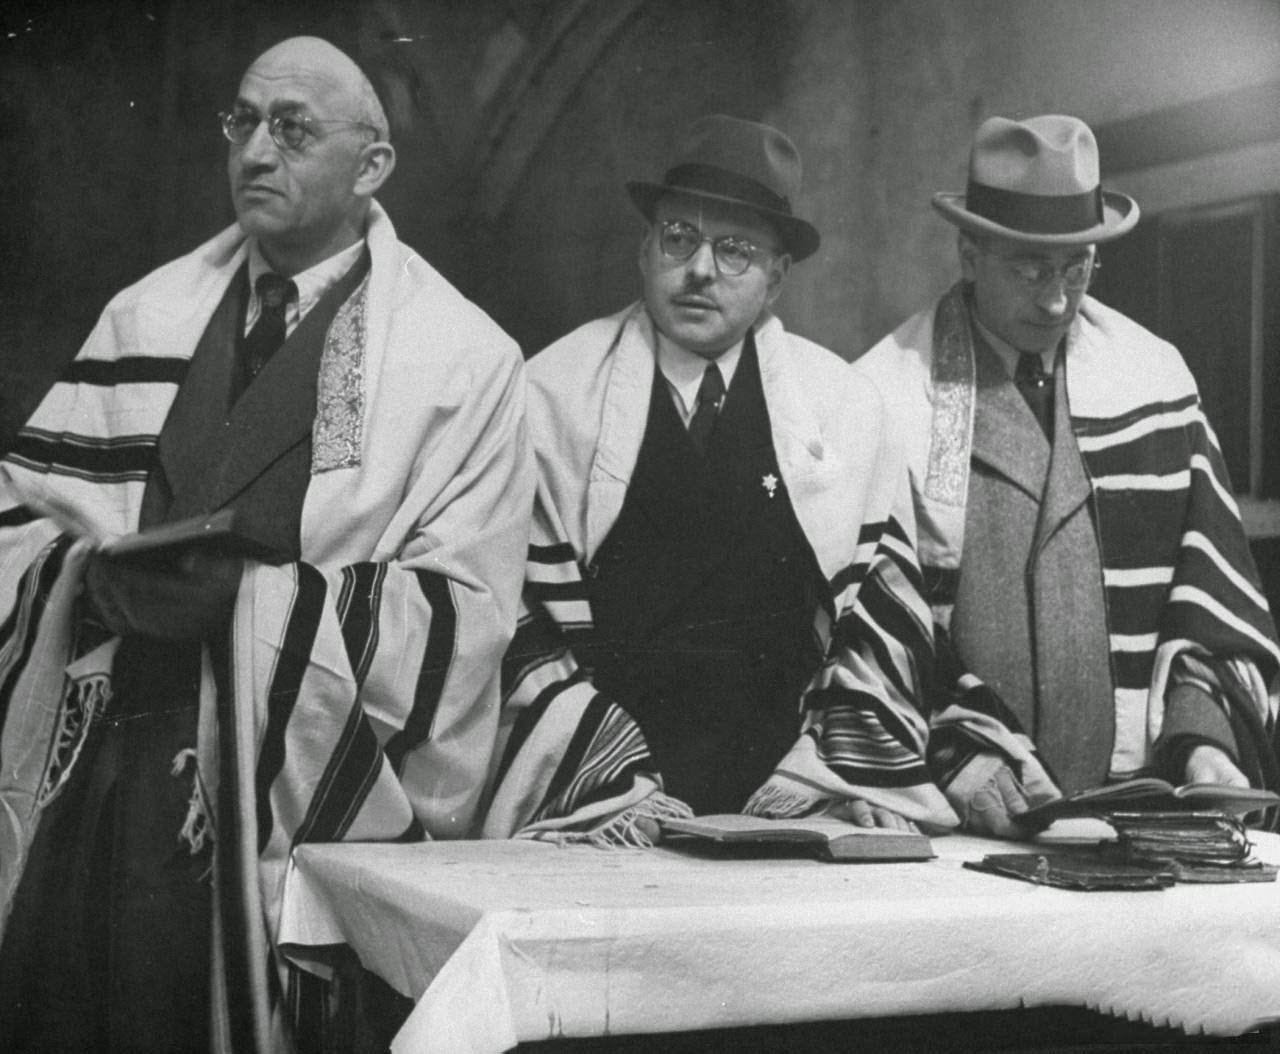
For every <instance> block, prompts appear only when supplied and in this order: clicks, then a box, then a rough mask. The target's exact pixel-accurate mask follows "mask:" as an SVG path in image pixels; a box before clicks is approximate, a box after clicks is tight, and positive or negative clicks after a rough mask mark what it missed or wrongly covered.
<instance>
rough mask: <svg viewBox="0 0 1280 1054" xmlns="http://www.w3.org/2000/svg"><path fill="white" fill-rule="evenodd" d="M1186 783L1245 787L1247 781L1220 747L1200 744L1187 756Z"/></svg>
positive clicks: (1247, 784)
mask: <svg viewBox="0 0 1280 1054" xmlns="http://www.w3.org/2000/svg"><path fill="white" fill-rule="evenodd" d="M1186 782H1188V783H1220V784H1222V785H1223V786H1224V787H1247V786H1249V779H1248V777H1247V776H1245V774H1244V773H1243V772H1241V771H1240V769H1239V768H1238V767H1237V765H1236V763H1235V762H1234V761H1232V760H1231V757H1230V755H1229V754H1227V752H1226V751H1225V750H1223V749H1222V748H1221V747H1215V746H1213V745H1212V744H1211V743H1200V744H1198V745H1197V746H1195V747H1193V748H1192V749H1191V753H1190V754H1188V755H1187V769H1186Z"/></svg>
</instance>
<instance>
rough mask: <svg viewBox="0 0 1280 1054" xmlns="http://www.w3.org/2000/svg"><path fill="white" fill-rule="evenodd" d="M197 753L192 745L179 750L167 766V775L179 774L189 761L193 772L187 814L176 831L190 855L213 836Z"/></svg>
mask: <svg viewBox="0 0 1280 1054" xmlns="http://www.w3.org/2000/svg"><path fill="white" fill-rule="evenodd" d="M199 760H200V759H199V755H198V754H197V753H196V750H195V748H194V747H187V748H186V749H185V750H179V751H178V753H176V754H175V755H174V756H173V763H172V764H171V765H170V766H169V775H171V776H181V775H182V773H183V770H184V769H186V767H187V763H188V762H190V763H191V764H192V765H193V766H194V768H195V772H194V774H193V775H192V779H191V798H190V799H189V800H188V801H187V815H186V817H185V818H184V819H183V821H182V828H181V830H179V831H178V840H179V841H180V842H185V843H186V845H187V852H188V853H190V854H191V855H192V856H195V855H196V854H197V853H199V852H200V851H201V850H202V849H204V847H205V846H206V845H207V844H208V843H209V842H210V841H211V840H212V839H214V837H215V832H214V829H213V814H212V813H211V812H210V809H209V795H208V792H207V791H206V790H205V785H204V780H203V779H202V778H201V776H200V763H199Z"/></svg>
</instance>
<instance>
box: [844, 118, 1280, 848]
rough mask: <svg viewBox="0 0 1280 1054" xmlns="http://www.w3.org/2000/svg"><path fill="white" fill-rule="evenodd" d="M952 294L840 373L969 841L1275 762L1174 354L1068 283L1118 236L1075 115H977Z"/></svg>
mask: <svg viewBox="0 0 1280 1054" xmlns="http://www.w3.org/2000/svg"><path fill="white" fill-rule="evenodd" d="M933 204H934V207H935V208H936V209H937V210H938V211H939V212H940V213H941V214H942V216H943V217H944V218H945V219H947V220H948V221H949V222H951V223H953V224H955V225H956V226H957V227H959V229H960V233H959V253H960V267H961V274H962V277H961V280H960V281H959V282H958V283H957V284H956V285H955V286H954V287H953V288H952V289H951V290H950V291H949V292H948V293H946V294H945V295H944V296H943V297H942V298H941V299H940V300H939V301H938V303H937V304H936V305H934V306H933V307H930V308H929V309H927V310H925V311H922V312H920V313H919V314H917V315H915V316H914V317H913V318H911V319H909V320H908V321H907V322H905V323H904V324H903V325H902V326H901V327H899V328H898V329H897V330H895V331H894V332H893V333H892V334H890V335H889V336H888V337H886V338H885V339H884V340H883V341H881V342H880V343H879V344H878V345H876V346H875V347H874V348H873V349H871V351H870V352H868V353H867V355H865V356H864V357H863V358H862V359H860V360H859V362H858V365H859V366H860V367H862V368H863V369H864V370H866V371H868V372H869V373H870V374H871V375H872V376H874V377H875V378H877V380H878V382H879V384H880V386H881V388H882V390H884V391H885V392H886V393H887V396H888V398H889V401H890V404H891V410H892V412H893V414H894V416H895V417H896V418H897V419H898V421H899V424H900V427H901V428H902V430H903V433H904V437H905V441H906V443H907V447H908V461H909V464H910V471H911V477H912V490H913V494H914V497H915V504H916V514H917V520H918V525H919V532H920V538H919V548H920V560H921V564H922V568H923V572H924V581H925V591H926V595H927V597H928V600H929V603H930V606H931V607H932V608H933V613H934V621H935V636H936V640H937V648H938V654H939V666H940V676H939V678H938V686H939V691H940V693H941V694H940V698H939V699H936V700H934V707H935V709H936V711H937V712H936V715H935V717H934V720H933V734H932V737H931V741H930V750H929V754H930V761H931V763H932V765H933V769H934V775H935V777H936V778H937V780H938V782H939V784H940V785H941V786H943V787H944V789H945V790H946V793H947V796H948V798H949V800H950V801H951V804H952V805H953V807H954V808H955V809H956V811H957V812H958V813H959V814H960V816H961V818H962V820H963V821H964V822H965V824H966V825H967V826H969V827H971V828H974V829H977V830H983V831H990V832H993V833H996V834H1007V835H1017V834H1019V833H1022V830H1023V829H1022V828H1021V827H1020V826H1019V825H1018V824H1017V823H1016V822H1014V821H1012V820H1011V819H1010V818H1011V817H1012V816H1016V815H1017V814H1018V813H1019V812H1021V811H1023V810H1024V809H1025V808H1026V807H1027V806H1028V805H1033V804H1037V803H1039V802H1041V801H1045V800H1050V799H1052V798H1054V797H1056V796H1057V795H1058V794H1059V793H1060V792H1068V793H1069V792H1073V791H1078V790H1081V789H1083V788H1085V787H1088V786H1091V785H1097V784H1101V783H1104V782H1107V781H1108V780H1117V779H1123V778H1127V777H1133V776H1138V775H1144V774H1159V775H1163V776H1165V777H1167V778H1169V779H1171V780H1173V781H1174V782H1184V781H1186V782H1197V781H1205V782H1214V783H1227V784H1241V785H1243V784H1248V783H1249V782H1251V781H1252V782H1254V783H1260V782H1263V780H1264V776H1265V774H1266V772H1267V770H1268V769H1273V767H1274V758H1273V757H1272V756H1271V754H1270V749H1269V747H1268V739H1269V735H1270V731H1271V728H1272V726H1273V721H1274V711H1273V708H1272V706H1273V704H1269V702H1268V683H1269V681H1270V680H1271V679H1272V678H1273V676H1274V675H1275V673H1276V669H1277V659H1278V658H1280V650H1278V649H1277V644H1276V638H1275V630H1274V626H1273V623H1272V621H1271V616H1270V614H1269V613H1268V611H1267V606H1266V601H1265V599H1264V598H1263V596H1262V593H1261V590H1260V589H1259V587H1258V580H1257V574H1256V571H1255V569H1254V566H1253V562H1252V559H1251V557H1250V554H1249V549H1248V545H1247V543H1246V540H1245V536H1244V532H1243V529H1242V527H1241V524H1240V521H1239V516H1238V512H1237V509H1236V505H1235V502H1234V501H1233V499H1232V497H1231V487H1230V484H1229V482H1228V480H1227V477H1226V471H1225V467H1224V465H1223V461H1222V457H1221V455H1220V453H1219V451H1218V447H1217V441H1216V439H1215V437H1214V435H1213V431H1212V429H1211V428H1210V426H1209V424H1208V422H1207V421H1206V420H1205V417H1204V415H1203V413H1202V411H1201V407H1200V403H1199V396H1198V393H1197V390H1196V385H1195V382H1194V380H1193V379H1192V377H1191V374H1190V372H1189V371H1188V370H1187V367H1186V365H1185V364H1184V363H1183V361H1182V358H1181V357H1180V356H1179V354H1178V352H1177V350H1176V349H1175V348H1173V347H1172V346H1171V345H1169V344H1167V343H1166V342H1164V341H1163V340H1161V339H1159V338H1158V337H1156V336H1154V335H1153V334H1152V333H1150V332H1148V331H1147V330H1145V329H1143V328H1142V327H1141V326H1139V325H1137V324H1136V323H1134V322H1133V321H1131V320H1130V319H1128V318H1125V317H1124V316H1123V315H1121V314H1120V313H1118V312H1116V311H1114V310H1112V309H1110V308H1108V307H1106V306H1105V305H1104V304H1102V303H1100V302H1098V301H1097V300H1095V299H1093V298H1091V297H1089V296H1088V295H1087V289H1088V285H1089V281H1090V278H1091V277H1092V275H1093V273H1094V271H1095V269H1096V268H1097V266H1098V257H1097V252H1098V250H1097V246H1098V245H1099V244H1101V243H1103V242H1106V241H1109V240H1111V239H1113V238H1117V237H1119V236H1120V235H1122V234H1124V233H1125V232H1126V231H1128V230H1129V229H1130V228H1131V227H1133V225H1134V224H1135V223H1136V222H1137V219H1138V206H1137V204H1136V203H1135V202H1134V201H1133V200H1132V199H1131V198H1129V197H1127V196H1125V195H1123V194H1119V193H1114V192H1111V191H1106V190H1103V189H1102V187H1101V186H1100V181H1099V162H1098V148H1097V143H1096V141H1095V139H1094V136H1093V133H1092V132H1091V131H1090V129H1089V128H1088V126H1087V125H1085V124H1084V122H1082V121H1080V120H1078V119H1077V118H1074V117H1066V116H1061V115H1048V116H1041V117H1031V118H1028V119H1026V120H1008V119H1006V118H1003V117H992V118H990V119H988V120H987V121H985V122H983V124H982V125H981V126H980V127H979V128H978V130H977V132H976V135H975V138H974V142H973V148H972V154H971V158H970V165H969V183H968V187H967V189H966V191H965V193H963V194H955V193H940V194H937V195H935V196H934V200H933Z"/></svg>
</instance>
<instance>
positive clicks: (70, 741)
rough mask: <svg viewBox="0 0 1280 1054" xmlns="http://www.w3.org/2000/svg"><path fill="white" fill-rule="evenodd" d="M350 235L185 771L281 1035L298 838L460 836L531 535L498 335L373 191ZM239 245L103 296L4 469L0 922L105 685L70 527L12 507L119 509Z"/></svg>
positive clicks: (513, 398)
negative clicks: (274, 535) (85, 637)
mask: <svg viewBox="0 0 1280 1054" xmlns="http://www.w3.org/2000/svg"><path fill="white" fill-rule="evenodd" d="M367 242H368V246H369V251H370V255H371V261H372V262H371V268H370V272H369V274H368V276H367V278H366V279H365V281H364V282H363V283H362V284H361V286H360V287H359V288H358V289H357V291H356V292H355V293H354V294H353V295H352V296H351V297H350V298H349V299H348V301H347V303H346V304H344V305H343V307H342V308H341V309H340V311H339V314H338V316H337V317H336V318H335V320H334V322H333V323H332V325H331V326H330V328H329V331H328V334H327V336H326V341H325V347H324V351H323V357H322V362H321V368H320V376H319V383H318V396H317V415H316V422H315V426H314V429H313V437H312V438H313V442H312V451H313V452H312V474H311V479H310V483H309V486H308V489H307V492H306V495H305V500H304V504H303V509H302V521H301V551H302V556H303V561H304V562H303V563H300V564H290V565H284V566H279V567H275V566H266V565H260V564H255V563H249V564H248V565H247V567H246V570H245V572H244V577H243V579H242V581H241V586H240V591H239V596H238V600H237V603H236V608H235V615H234V621H233V627H232V635H231V648H232V661H231V666H232V686H233V691H232V695H233V697H234V698H233V700H230V701H229V702H230V703H233V704H234V705H229V703H228V701H226V700H224V701H223V706H224V710H223V713H222V718H223V727H222V734H223V735H226V734H227V732H228V730H227V728H226V724H227V723H232V724H234V729H232V730H231V734H232V736H233V738H234V740H235V741H234V744H227V743H225V742H224V743H220V744H219V743H217V742H216V741H215V737H216V735H217V730H218V724H219V722H218V719H217V718H216V717H215V707H216V706H217V703H216V699H215V695H216V693H215V692H214V689H213V679H212V675H211V674H212V671H211V665H210V659H209V655H208V653H207V652H206V656H205V663H204V666H205V676H204V682H203V685H202V689H201V712H200V741H199V761H200V770H199V771H200V775H201V777H202V780H203V783H204V786H205V789H206V792H207V799H208V801H209V802H211V803H212V802H214V801H216V800H218V796H219V795H218V791H219V787H218V776H219V771H221V772H223V773H227V772H232V771H234V773H235V776H236V779H235V788H234V791H235V797H236V798H238V800H239V802H240V803H241V807H240V809H239V810H238V812H239V814H240V815H239V817H238V820H239V822H238V823H227V822H226V818H225V817H215V818H214V823H215V825H217V824H218V822H219V820H221V821H222V822H221V828H220V831H221V833H222V834H223V835H225V833H226V831H228V830H231V831H237V832H238V841H239V848H240V853H239V859H240V861H241V866H242V868H243V870H242V876H241V877H242V885H243V896H244V898H245V903H246V906H247V911H246V915H247V918H248V919H253V918H254V917H259V918H263V919H265V922H266V926H265V932H264V928H263V927H262V926H254V925H252V924H250V925H248V926H247V929H248V934H247V938H246V939H247V940H248V941H249V948H248V952H247V968H248V969H249V970H250V971H251V972H252V973H253V975H254V976H253V981H254V984H253V989H254V994H255V998H256V999H257V1001H258V1002H259V1004H260V1005H259V1006H257V1007H256V1008H255V1022H254V1028H255V1031H256V1037H257V1042H258V1046H259V1048H260V1049H267V1048H268V1047H269V1046H271V1045H272V1044H273V1043H275V1042H278V1040H279V1036H278V1035H276V1036H275V1037H274V1038H273V1037H272V1035H271V1034H270V1033H271V1029H272V1028H273V1027H274V1026H273V1025H272V1023H271V1022H270V1021H269V1018H270V1016H271V1011H270V1009H269V1008H268V1007H267V1006H266V998H267V995H266V993H267V991H268V986H267V983H266V971H267V969H268V965H267V964H268V961H269V955H268V952H267V946H266V937H271V938H274V934H275V932H276V927H277V923H278V914H279V908H280V898H281V894H282V889H283V881H284V877H285V869H286V867H287V865H288V859H289V853H290V851H291V849H292V847H293V845H294V844H296V843H297V842H299V841H323V840H337V839H353V840H367V839H393V838H402V837H424V836H425V837H433V838H456V837H464V836H467V835H468V834H470V833H471V829H472V824H473V822H474V821H475V819H476V811H477V807H478V803H479V798H480V795H481V791H482V787H483V781H484V778H485V774H486V772H487V769H488V764H489V757H490V752H491V751H492V749H493V745H494V737H495V730H496V727H497V719H498V709H499V699H498V696H499V664H500V659H501V656H502V654H503V652H504V650H505V647H506V645H507V643H508V641H509V639H510V636H511V633H512V630H513V629H514V624H515V620H516V614H517V607H518V597H519V592H520V583H521V570H522V567H523V562H524V555H525V550H526V546H527V544H528V521H529V509H530V506H531V504H532V501H533V472H532V460H531V454H530V448H529V444H528V440H527V435H526V432H525V427H524V421H523V410H524V399H525V390H524V379H523V364H522V360H521V356H520V354H519V349H518V348H517V347H516V345H515V344H514V342H513V341H512V340H511V339H510V338H509V337H507V336H506V335H505V334H504V333H503V332H502V331H501V330H500V329H499V328H498V327H497V326H496V325H495V324H494V323H493V322H492V321H491V320H490V319H489V318H488V317H487V316H486V315H484V313H483V312H481V311H480V310H479V309H478V308H476V307H475V306H474V305H473V304H471V303H470V302H468V301H467V300H466V299H465V298H464V297H463V296H462V295H461V294H460V293H458V292H457V291H456V290H455V289H454V288H453V287H452V286H450V285H449V284H448V283H447V282H446V281H445V280H444V278H443V277H441V276H440V275H439V273H438V272H436V271H435V270H434V269H433V268H432V267H430V265H428V264H427V263H426V262H425V261H423V260H422V259H421V258H420V257H419V256H417V255H416V254H415V253H414V252H413V251H412V250H410V249H409V248H408V247H407V246H404V245H402V244H401V243H400V242H399V241H398V240H397V239H396V236H395V232H394V230H393V228H392V225H391V222H390V220H389V219H388V218H387V216H386V214H385V213H384V212H383V211H382V210H381V208H379V207H378V206H377V205H376V204H375V205H374V208H373V210H372V213H371V215H370V219H369V225H368V231H367ZM245 251H246V245H245V240H244V237H243V235H242V234H241V232H240V230H239V228H238V227H232V228H230V229H228V230H226V231H224V232H223V233H222V234H220V235H218V236H217V237H215V238H213V239H212V240H211V241H209V242H208V243H206V244H205V245H202V246H201V247H200V248H198V249H197V250H195V251H194V252H193V253H191V254H189V255H187V256H184V257H182V258H180V259H178V260H176V261H174V262H172V263H170V264H168V265H166V266H164V267H161V268H160V269H159V270H157V271H156V272H154V273H153V274H151V275H149V276H148V277H146V278H144V279H143V280H142V281H140V282H139V283H137V284H136V285H134V286H132V287H131V288H129V289H126V290H124V291H123V292H122V293H120V294H119V295H118V296H117V297H116V298H115V299H114V300H113V301H112V302H111V304H110V305H109V306H108V307H107V309H106V311H105V312H104V314H103V316H102V318H101V320H100V321H99V323H98V324H97V326H96V328H95V329H94V331H93V333H92V334H91V335H90V337H89V339H88V341H87V342H86V344H85V346H84V348H83V349H82V350H81V352H80V355H79V357H78V358H77V360H76V362H75V363H74V364H73V366H72V368H71V370H70V371H69V372H68V378H69V380H68V381H64V382H60V383H58V384H57V385H55V386H54V388H53V390H52V391H51V392H50V393H49V396H48V397H47V398H46V399H45V400H44V402H43V403H42V404H41V405H40V407H39V409H38V410H37V411H36V413H35V415H34V417H33V418H32V419H31V421H30V423H29V425H28V427H27V428H26V429H24V432H23V436H22V437H20V441H19V443H18V444H16V445H15V448H14V450H13V452H11V454H10V456H9V457H8V458H7V460H6V461H5V462H4V463H3V465H0V619H5V620H7V621H5V622H4V623H3V634H4V638H3V641H2V642H0V692H3V693H4V695H3V697H0V720H3V739H2V740H0V750H2V751H3V753H2V756H0V760H2V763H3V768H2V769H0V803H2V804H3V812H2V813H0V821H2V824H0V911H2V912H3V913H2V914H0V920H2V919H3V918H4V917H7V914H8V910H9V907H10V905H11V903H12V896H13V892H14V890H15V888H16V885H17V882H18V879H19V877H20V875H21V872H22V866H23V862H24V855H25V853H26V850H27V848H28V846H29V845H30V840H31V838H32V837H33V834H34V831H35V826H36V824H37V822H38V819H39V811H40V807H41V806H42V805H43V804H45V803H46V802H47V801H48V800H49V799H50V797H51V796H52V795H53V794H54V793H56V789H57V786H58V785H59V784H60V781H61V780H63V779H65V777H66V770H67V768H68V767H69V765H70V762H71V760H72V755H73V754H74V753H75V752H76V751H77V750H78V749H79V745H80V742H82V740H83V734H84V726H85V724H86V723H87V718H88V717H89V716H91V714H90V713H86V703H87V705H88V707H89V708H90V709H92V707H94V706H100V703H101V696H102V691H101V689H102V687H103V684H102V679H101V677H96V678H95V677H84V678H81V681H82V683H81V684H80V686H79V690H78V691H77V690H74V689H76V687H77V685H76V683H75V681H74V680H72V679H69V678H68V675H67V673H66V667H67V664H68V662H69V661H70V660H71V659H72V658H73V657H74V655H73V640H72V636H73V629H74V628H73V626H72V611H71V604H72V601H73V599H74V596H75V593H76V592H77V591H78V585H79V574H80V572H81V570H82V567H83V564H84V557H85V555H86V554H87V546H86V545H85V543H83V542H78V543H76V544H75V545H72V546H70V548H69V550H68V543H67V542H66V540H65V536H64V537H62V538H60V537H59V530H58V528H57V527H56V526H54V525H53V523H52V522H51V521H50V520H49V519H46V518H39V519H34V520H30V522H23V521H24V518H27V517H24V512H23V506H26V507H28V508H30V507H35V506H43V507H54V508H57V509H59V510H60V511H61V512H62V513H63V515H65V516H66V517H67V518H68V519H71V520H74V521H77V522H80V523H82V524H84V525H86V526H87V527H88V528H89V529H91V530H92V531H93V532H94V533H95V534H97V535H99V536H105V535H112V534H118V533H123V532H127V531H130V530H132V529H134V528H135V527H136V526H137V523H138V516H139V510H140V504H141V499H142V495H143V490H144V487H145V485H146V478H147V471H148V468H149V466H150V464H151V462H152V459H153V457H154V451H155V443H156V438H157V436H158V435H159V432H160V429H161V427H162V425H163V424H164V421H165V417H166V415H167V413H168V411H169V407H170V405H171V403H172V400H173V397H174V395H175V394H176V392H177V389H178V384H179V383H180V381H181V377H182V375H183V373H184V371H185V364H186V362H187V360H189V359H190V357H191V355H192V353H193V351H194V349H195V347H196V343H197V341H198V340H199V338H200V336H201V334H202V333H203V331H204V329H205V327H206V324H207V323H208V321H209V318H210V316H211V315H212V313H213V310H214V308H215V307H216V306H217V304H218V303H219V302H220V300H221V298H222V296H223V294H224V291H225V290H226V288H227V285H228V283H229V282H230V280H231V279H232V277H233V276H234V275H235V274H236V273H237V270H238V269H239V267H240V265H241V263H242V262H243V259H244V256H245ZM59 567H60V570H61V573H58V570H59ZM42 575H43V577H42ZM81 666H82V667H84V668H85V669H87V670H89V671H90V672H92V670H93V664H92V660H90V661H89V662H88V663H82V664H81ZM99 667H101V664H99ZM106 668H107V669H109V665H107V666H106ZM81 672H82V670H81V669H80V668H75V669H73V671H72V674H73V675H76V674H79V673H81ZM99 672H100V669H99ZM64 681H65V686H66V688H67V689H68V690H67V691H64ZM86 686H90V687H92V688H95V689H97V692H96V694H95V693H94V692H93V691H91V690H89V688H88V687H86ZM228 746H233V750H231V751H228V749H227V748H228ZM55 747H56V749H55ZM220 751H221V754H219V752H220ZM233 759H234V764H232V760H233ZM222 789H223V790H224V791H226V790H227V788H226V787H223V788H222ZM176 835H177V832H175V836H176ZM255 909H256V912H255ZM219 924H220V925H221V926H222V928H223V932H224V935H225V934H229V933H230V932H231V930H232V928H233V927H235V926H236V925H237V923H236V921H235V920H227V919H220V920H219ZM223 943H225V938H224V942H223ZM216 976H217V972H216V971H215V977H216ZM222 1039H223V1040H224V1041H225V1039H226V1037H225V1036H224V1037H222Z"/></svg>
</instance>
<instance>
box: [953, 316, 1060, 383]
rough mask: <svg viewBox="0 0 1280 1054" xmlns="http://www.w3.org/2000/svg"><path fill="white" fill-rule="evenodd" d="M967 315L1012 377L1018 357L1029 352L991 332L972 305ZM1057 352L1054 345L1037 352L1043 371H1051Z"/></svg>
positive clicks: (1016, 366)
mask: <svg viewBox="0 0 1280 1054" xmlns="http://www.w3.org/2000/svg"><path fill="white" fill-rule="evenodd" d="M969 316H970V317H971V318H972V319H973V324H974V326H975V327H976V328H977V330H978V332H979V333H981V334H982V339H983V340H985V341H986V342H987V344H988V346H990V348H991V350H992V351H994V352H995V353H996V354H997V355H999V356H1000V361H1001V362H1003V363H1004V368H1005V370H1006V371H1007V372H1008V374H1009V376H1010V377H1012V376H1013V375H1014V371H1015V370H1017V368H1018V359H1019V358H1021V357H1022V356H1023V355H1024V354H1029V353H1028V352H1022V351H1019V350H1018V349H1017V348H1015V347H1014V346H1013V345H1012V344H1010V343H1009V342H1008V341H1007V340H1002V339H1001V338H1000V337H997V336H996V335H995V334H994V333H992V332H991V330H989V329H987V327H986V326H984V325H983V324H982V323H981V322H980V321H979V320H978V314H977V312H976V311H974V310H973V308H972V307H970V308H969ZM1030 354H1034V353H1030ZM1057 354H1058V348H1057V346H1056V345H1055V346H1054V347H1052V348H1050V349H1049V350H1048V351H1042V352H1040V353H1039V355H1040V365H1041V366H1042V367H1043V368H1044V371H1045V373H1052V372H1053V360H1054V358H1055V357H1056V356H1057Z"/></svg>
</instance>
